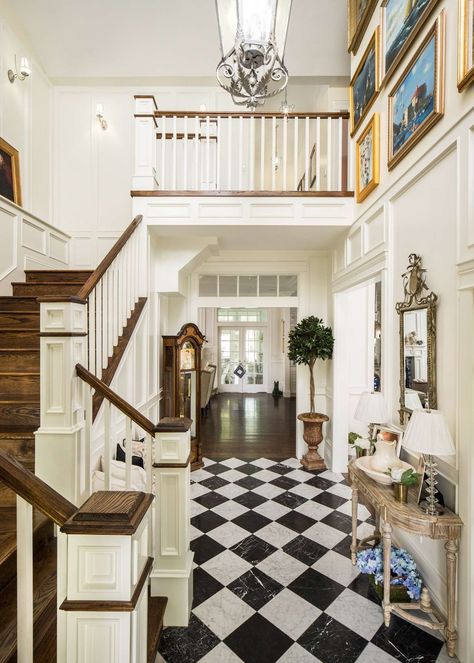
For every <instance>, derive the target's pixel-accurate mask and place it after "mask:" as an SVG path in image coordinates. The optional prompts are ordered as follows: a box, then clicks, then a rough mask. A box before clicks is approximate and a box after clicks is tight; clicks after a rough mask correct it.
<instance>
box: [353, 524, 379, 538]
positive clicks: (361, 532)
mask: <svg viewBox="0 0 474 663" xmlns="http://www.w3.org/2000/svg"><path fill="white" fill-rule="evenodd" d="M374 529H375V527H374V526H373V525H369V523H361V524H360V525H359V527H358V528H357V538H358V540H359V541H360V539H365V538H366V537H367V536H372V534H373V533H374Z"/></svg>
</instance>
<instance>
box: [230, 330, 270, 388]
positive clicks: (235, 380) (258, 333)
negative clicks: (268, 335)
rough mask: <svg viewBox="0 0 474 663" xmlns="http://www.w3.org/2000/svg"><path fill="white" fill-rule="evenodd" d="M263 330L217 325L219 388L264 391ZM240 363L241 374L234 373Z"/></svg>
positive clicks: (265, 386)
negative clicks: (242, 370) (243, 371)
mask: <svg viewBox="0 0 474 663" xmlns="http://www.w3.org/2000/svg"><path fill="white" fill-rule="evenodd" d="M264 363H265V329H264V328H262V327H260V328H259V327H245V326H241V327H220V328H219V390H220V391H234V392H240V393H248V392H258V391H267V385H266V380H265V365H264ZM239 364H241V365H242V366H243V368H244V370H245V375H243V377H241V378H240V377H239V376H238V375H235V373H234V371H235V369H236V368H237V367H238V366H239Z"/></svg>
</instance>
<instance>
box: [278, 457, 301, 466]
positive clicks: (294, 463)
mask: <svg viewBox="0 0 474 663" xmlns="http://www.w3.org/2000/svg"><path fill="white" fill-rule="evenodd" d="M281 464H282V465H288V467H294V468H295V469H298V468H300V467H301V461H300V460H298V459H297V458H288V459H287V460H284V461H282V463H281Z"/></svg>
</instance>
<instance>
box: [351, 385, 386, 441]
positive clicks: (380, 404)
mask: <svg viewBox="0 0 474 663" xmlns="http://www.w3.org/2000/svg"><path fill="white" fill-rule="evenodd" d="M354 418H355V419H357V421H363V422H364V423H365V424H367V426H368V427H369V437H370V439H371V440H373V433H374V427H375V424H382V423H384V422H385V421H387V407H386V405H385V400H384V397H383V396H382V394H381V393H380V392H378V391H372V392H369V391H367V392H365V393H363V394H361V396H360V399H359V403H358V404H357V408H356V411H355V414H354Z"/></svg>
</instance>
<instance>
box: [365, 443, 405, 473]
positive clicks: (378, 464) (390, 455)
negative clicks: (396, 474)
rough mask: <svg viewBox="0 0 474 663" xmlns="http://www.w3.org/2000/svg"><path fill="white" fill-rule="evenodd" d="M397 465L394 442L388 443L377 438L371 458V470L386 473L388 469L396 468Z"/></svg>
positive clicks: (398, 462)
mask: <svg viewBox="0 0 474 663" xmlns="http://www.w3.org/2000/svg"><path fill="white" fill-rule="evenodd" d="M399 464H400V461H399V459H398V456H397V443H396V441H395V440H393V441H391V442H388V441H386V440H384V439H383V438H382V437H381V436H379V437H378V439H377V445H376V447H375V453H374V455H373V456H372V463H371V465H372V469H373V470H376V471H377V472H387V471H388V469H389V468H393V467H396V466H397V465H399Z"/></svg>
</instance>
